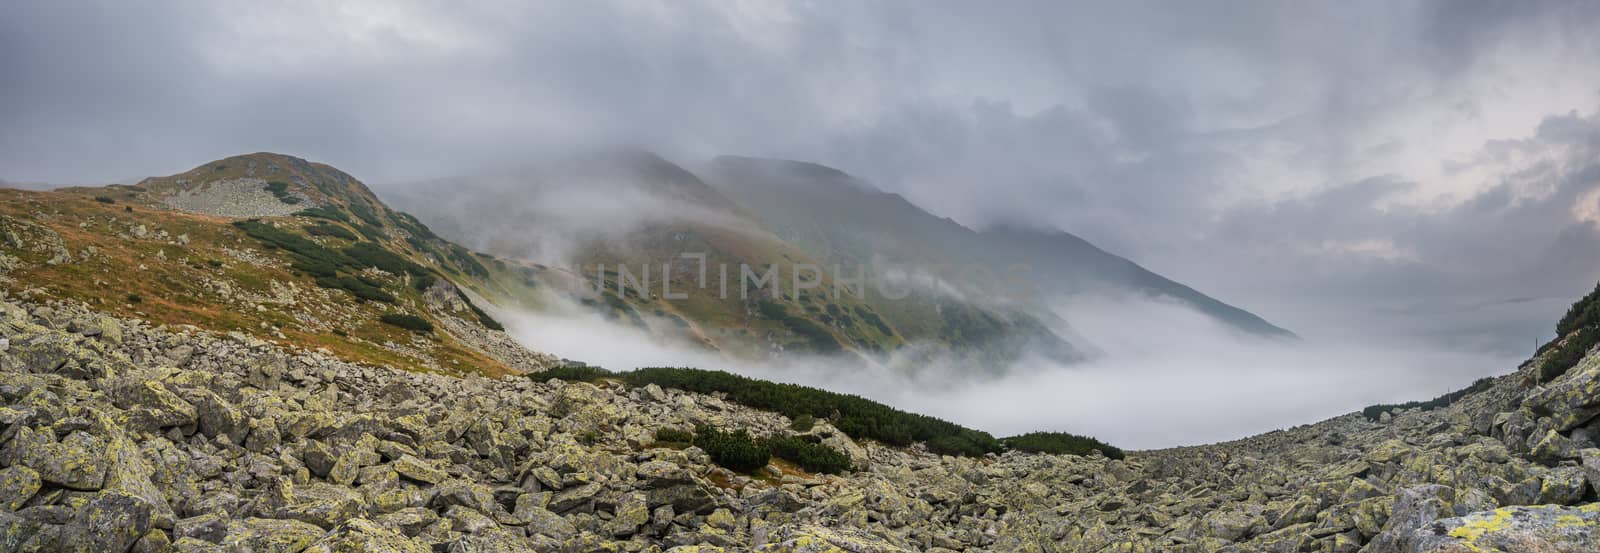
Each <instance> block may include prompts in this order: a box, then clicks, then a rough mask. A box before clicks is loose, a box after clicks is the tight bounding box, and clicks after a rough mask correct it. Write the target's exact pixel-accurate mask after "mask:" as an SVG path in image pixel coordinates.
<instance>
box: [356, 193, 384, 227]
mask: <svg viewBox="0 0 1600 553" xmlns="http://www.w3.org/2000/svg"><path fill="white" fill-rule="evenodd" d="M350 212H351V213H354V214H356V217H359V218H360V219H361V220H362V221H366V222H367V224H369V225H372V226H375V227H381V226H383V221H382V220H380V219H378V214H377V213H376V212H374V211H373V208H372V206H371V205H370V204H368V203H367V202H366V201H365V200H353V201H351V202H350Z"/></svg>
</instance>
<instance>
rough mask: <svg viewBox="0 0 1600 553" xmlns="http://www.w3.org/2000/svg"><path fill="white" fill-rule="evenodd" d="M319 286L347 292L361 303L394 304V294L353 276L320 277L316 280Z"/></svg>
mask: <svg viewBox="0 0 1600 553" xmlns="http://www.w3.org/2000/svg"><path fill="white" fill-rule="evenodd" d="M316 283H317V286H320V287H322V288H330V289H338V290H345V291H347V292H350V294H351V295H354V296H355V297H356V299H358V300H361V301H380V302H383V303H394V302H395V301H397V300H396V298H395V297H394V295H393V294H390V293H388V292H385V291H383V288H382V287H380V286H378V285H377V284H374V283H372V282H370V281H368V280H366V279H363V278H360V277H353V276H319V277H317V278H316Z"/></svg>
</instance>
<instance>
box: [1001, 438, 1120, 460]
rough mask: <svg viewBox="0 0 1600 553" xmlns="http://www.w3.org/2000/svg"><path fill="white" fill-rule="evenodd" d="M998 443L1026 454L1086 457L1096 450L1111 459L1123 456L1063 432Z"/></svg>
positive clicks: (1102, 443) (1085, 439) (1114, 450)
mask: <svg viewBox="0 0 1600 553" xmlns="http://www.w3.org/2000/svg"><path fill="white" fill-rule="evenodd" d="M1000 441H1001V442H1004V443H1005V444H1006V447H1008V448H1011V449H1014V450H1017V451H1025V452H1028V453H1050V454H1054V455H1088V454H1089V452H1091V451H1093V450H1097V449H1098V450H1100V453H1102V454H1105V456H1106V457H1110V458H1112V459H1121V458H1123V456H1124V454H1123V452H1122V450H1121V449H1117V448H1115V447H1112V446H1111V445H1109V444H1107V443H1105V442H1102V441H1100V440H1096V439H1094V438H1090V437H1088V436H1079V435H1077V434H1068V433H1065V432H1030V433H1027V434H1023V435H1021V436H1012V437H1010V438H1006V439H1004V440H1000Z"/></svg>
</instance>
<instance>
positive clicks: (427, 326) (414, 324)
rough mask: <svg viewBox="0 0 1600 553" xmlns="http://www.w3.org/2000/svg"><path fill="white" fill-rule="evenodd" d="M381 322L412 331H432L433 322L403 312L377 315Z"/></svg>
mask: <svg viewBox="0 0 1600 553" xmlns="http://www.w3.org/2000/svg"><path fill="white" fill-rule="evenodd" d="M378 320H379V321H382V322H383V324H386V325H391V326H397V327H400V328H404V329H406V330H410V331H413V332H433V323H430V322H428V320H427V319H424V318H422V317H418V316H416V315H408V314H405V313H384V314H383V316H381V317H378Z"/></svg>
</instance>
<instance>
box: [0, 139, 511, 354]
mask: <svg viewBox="0 0 1600 553" xmlns="http://www.w3.org/2000/svg"><path fill="white" fill-rule="evenodd" d="M269 166H273V167H276V171H272V172H268V167H269ZM252 167H253V170H254V172H255V175H254V176H259V177H261V178H264V179H268V180H273V181H280V182H286V183H289V188H290V189H291V190H293V191H295V192H298V193H300V194H301V195H303V196H305V197H308V198H310V199H311V201H310V202H307V204H306V205H307V207H311V206H314V205H321V206H324V207H326V208H331V209H333V210H337V211H338V212H340V213H343V214H345V218H346V219H348V220H347V221H338V220H327V219H317V218H311V217H303V216H292V217H276V218H266V219H264V220H263V221H264V222H266V223H268V224H272V225H275V226H276V227H278V228H279V229H282V230H286V231H288V232H290V233H292V234H295V235H298V236H302V237H307V238H309V239H311V240H312V241H314V242H316V243H317V244H319V245H321V246H323V247H325V248H328V249H331V250H340V249H343V248H347V247H349V246H352V245H354V244H355V243H356V242H368V243H371V244H376V245H378V246H379V247H381V248H383V249H385V250H388V251H391V252H393V253H395V254H397V255H399V256H401V257H402V258H404V259H406V260H408V261H411V262H413V263H416V264H418V265H420V266H423V267H426V268H427V270H428V271H429V272H430V273H432V274H434V275H435V276H436V277H437V278H441V279H444V280H448V281H450V282H453V283H456V284H457V285H460V286H467V287H470V288H472V289H473V290H475V291H478V292H480V293H488V294H489V295H491V296H506V295H514V294H515V293H516V292H518V291H520V288H519V287H520V286H522V285H523V284H521V283H522V282H523V281H522V280H520V279H518V278H515V277H514V276H508V275H514V274H515V273H516V269H515V268H514V267H511V266H508V265H506V264H504V263H496V261H495V260H493V259H491V258H488V257H486V256H480V255H476V254H472V253H470V252H465V250H462V249H460V248H459V247H457V246H454V245H453V244H450V243H448V242H446V241H444V240H442V239H439V238H437V237H434V236H431V232H430V231H427V230H426V227H422V226H421V225H420V224H417V223H415V221H414V220H412V219H409V218H408V216H405V215H404V214H401V213H399V212H395V211H392V210H389V209H388V208H387V207H386V206H384V205H383V204H382V203H381V202H378V201H377V199H376V197H374V196H372V194H371V192H370V190H368V189H367V188H366V186H365V185H362V184H360V182H359V181H356V180H355V179H353V178H350V177H349V176H348V175H345V174H344V173H342V172H339V171H337V170H335V169H333V168H331V167H328V166H326V165H321V164H313V163H308V162H305V161H303V160H298V159H295V158H291V157H288V156H278V155H274V154H252V155H248V156H236V157H233V158H228V159H226V160H220V161H218V162H213V163H209V164H206V165H202V166H200V167H197V168H196V169H194V170H192V171H189V172H186V173H184V174H181V175H174V176H172V177H163V178H154V179H147V180H146V181H145V182H143V183H141V184H140V185H139V186H133V187H129V186H114V187H105V188H71V189H63V190H61V191H57V192H27V191H20V190H0V216H4V217H6V218H7V219H6V220H5V221H3V223H4V226H6V228H7V230H10V229H12V228H18V229H22V230H23V232H22V234H28V233H29V231H30V230H31V229H37V228H39V227H42V228H44V229H48V231H50V232H52V233H54V234H55V235H58V236H59V237H60V240H61V242H62V245H63V246H64V247H65V249H66V251H68V252H71V254H72V258H73V261H71V262H68V263H58V264H50V263H49V262H48V261H49V260H50V258H52V257H58V256H56V255H55V254H54V253H52V252H50V251H48V249H45V248H39V247H36V246H37V245H38V242H37V241H35V240H33V239H24V240H20V241H19V242H21V243H20V244H17V243H10V241H8V242H7V243H6V244H3V245H0V246H3V251H4V252H5V253H7V254H9V255H11V256H14V257H15V258H17V259H18V260H19V261H20V262H21V263H20V264H19V265H20V266H19V267H17V268H16V269H14V270H12V271H11V272H10V273H9V274H8V275H7V277H8V278H6V279H5V282H4V283H3V284H0V286H3V287H4V288H5V289H7V290H8V291H10V292H12V293H18V294H24V295H43V296H46V297H51V298H61V299H71V300H79V301H83V302H86V303H89V304H90V305H93V306H95V307H96V308H99V309H104V310H108V311H111V312H115V313H119V314H124V315H130V316H138V317H141V318H145V319H148V320H151V321H153V322H158V323H168V324H193V325H196V326H199V327H202V328H206V329H210V330H218V331H239V332H244V333H246V334H249V335H252V336H255V337H257V338H261V339H266V340H270V341H275V342H279V343H285V344H293V345H297V346H300V347H313V348H315V347H325V348H328V349H329V350H331V351H332V352H333V353H334V354H336V355H338V356H340V357H342V358H345V359H350V360H355V361H361V362H368V363H373V364H383V365H393V366H402V367H410V368H426V369H428V370H436V371H440V372H449V373H473V372H475V373H483V374H490V375H497V374H505V373H508V372H512V369H511V368H509V367H507V366H506V365H505V364H503V363H501V362H500V361H497V360H495V359H493V358H491V357H490V356H488V355H486V354H484V353H482V352H480V351H478V350H477V349H476V348H474V347H471V346H470V345H468V344H466V343H464V342H462V341H460V340H458V339H456V338H455V337H452V336H451V335H449V334H448V333H446V332H442V331H435V332H429V333H415V332H411V331H407V330H404V329H400V328H397V327H394V326H391V325H386V324H383V323H381V322H379V317H380V316H381V315H383V314H386V313H405V314H412V315H419V316H423V317H425V318H430V319H434V320H437V319H438V317H440V316H456V317H459V318H461V319H463V320H467V321H475V320H477V317H476V315H475V314H473V313H470V312H469V311H467V310H464V309H463V310H458V311H457V312H455V313H438V312H435V311H436V310H435V311H430V309H429V307H428V305H427V303H426V302H424V301H423V298H422V293H421V292H420V291H418V290H416V289H415V288H414V287H413V286H411V285H410V284H411V283H412V282H413V280H414V279H416V278H417V277H415V276H409V275H398V276H382V275H379V274H377V273H367V276H368V278H369V279H372V280H374V281H375V282H378V283H379V284H381V285H382V288H383V290H385V291H386V292H388V293H390V294H392V295H394V296H395V297H396V301H395V302H394V303H392V304H389V303H383V302H371V301H369V302H360V301H357V300H356V298H354V297H353V296H352V295H351V294H350V293H349V292H346V291H344V290H339V289H328V288H321V287H318V286H317V285H316V284H315V282H314V279H313V278H312V277H311V276H310V275H306V274H302V273H301V272H300V271H297V270H295V268H293V267H291V264H292V262H293V260H294V256H293V254H291V253H290V252H287V251H284V250H283V249H273V248H269V247H265V246H264V245H263V243H262V241H260V240H257V239H255V238H252V237H250V236H248V235H246V233H245V232H244V231H242V230H240V229H239V228H237V227H235V226H234V225H233V224H231V223H234V222H236V221H235V220H232V219H228V218H223V217H213V216H206V215H197V214H190V213H183V212H177V211H171V210H167V209H164V208H162V199H163V198H164V197H166V196H167V195H169V194H173V193H176V192H177V191H178V190H182V189H185V187H189V186H197V185H202V184H203V183H204V182H207V181H210V180H216V179H230V178H239V177H242V176H251V175H248V174H247V172H248V171H251V170H252ZM107 200H109V201H110V203H107ZM32 225H38V227H34V226H32ZM315 225H320V226H324V227H327V226H337V227H340V228H344V229H346V230H347V231H348V235H353V236H354V237H355V238H356V240H349V239H346V238H339V237H333V236H309V235H307V234H306V233H305V232H304V231H303V230H302V229H303V228H304V227H308V226H315ZM140 227H142V228H143V229H144V230H142V231H138V230H136V229H139V228H140ZM361 227H365V228H361ZM140 235H143V236H140ZM369 235H370V237H369ZM180 236H181V237H182V239H180V238H179V237H180ZM374 237H376V239H374ZM87 252H93V253H92V254H89V253H87ZM130 297H137V298H138V300H139V301H137V302H132V301H130V299H129V298H130Z"/></svg>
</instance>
